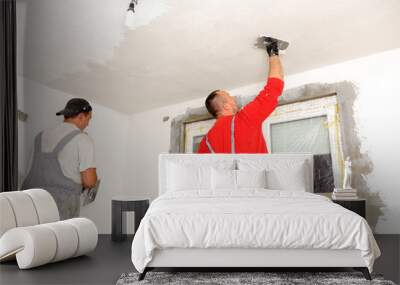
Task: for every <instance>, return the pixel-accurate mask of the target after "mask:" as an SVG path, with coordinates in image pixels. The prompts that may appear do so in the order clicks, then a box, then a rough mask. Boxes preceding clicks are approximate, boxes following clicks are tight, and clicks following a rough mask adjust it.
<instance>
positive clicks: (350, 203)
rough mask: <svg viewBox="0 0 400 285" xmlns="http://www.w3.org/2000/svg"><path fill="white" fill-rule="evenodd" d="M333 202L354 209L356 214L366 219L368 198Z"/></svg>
mask: <svg viewBox="0 0 400 285" xmlns="http://www.w3.org/2000/svg"><path fill="white" fill-rule="evenodd" d="M332 202H334V203H336V204H339V205H340V206H342V207H344V208H346V209H348V210H350V211H353V212H354V213H356V214H359V215H360V216H361V217H363V218H364V219H365V208H366V206H365V205H366V200H365V199H354V200H334V199H332Z"/></svg>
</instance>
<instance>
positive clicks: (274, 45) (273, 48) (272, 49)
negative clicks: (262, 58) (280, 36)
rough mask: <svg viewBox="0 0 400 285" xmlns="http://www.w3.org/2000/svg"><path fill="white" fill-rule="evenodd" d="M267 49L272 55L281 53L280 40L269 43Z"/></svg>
mask: <svg viewBox="0 0 400 285" xmlns="http://www.w3.org/2000/svg"><path fill="white" fill-rule="evenodd" d="M266 49H267V53H268V55H269V56H270V57H271V56H273V55H279V48H278V41H273V42H270V43H268V44H267V45H266Z"/></svg>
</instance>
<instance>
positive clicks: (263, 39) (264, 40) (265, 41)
mask: <svg viewBox="0 0 400 285" xmlns="http://www.w3.org/2000/svg"><path fill="white" fill-rule="evenodd" d="M273 42H277V43H278V49H279V50H280V51H283V50H285V49H287V48H288V46H289V42H286V41H283V40H280V39H276V38H272V37H267V36H265V35H260V36H259V37H258V38H257V41H256V43H255V44H254V46H255V47H257V48H262V49H266V48H267V46H268V45H270V44H271V43H273Z"/></svg>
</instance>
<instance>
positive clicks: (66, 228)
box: [43, 221, 78, 262]
mask: <svg viewBox="0 0 400 285" xmlns="http://www.w3.org/2000/svg"><path fill="white" fill-rule="evenodd" d="M43 226H44V227H48V228H49V229H51V230H52V231H53V232H54V234H55V236H56V239H57V251H56V254H55V255H54V257H53V260H51V262H57V261H60V260H64V259H67V258H70V257H73V256H74V254H75V252H76V251H77V249H78V233H77V231H76V230H75V228H74V226H72V225H71V224H69V223H65V222H64V221H60V222H54V223H48V224H44V225H43Z"/></svg>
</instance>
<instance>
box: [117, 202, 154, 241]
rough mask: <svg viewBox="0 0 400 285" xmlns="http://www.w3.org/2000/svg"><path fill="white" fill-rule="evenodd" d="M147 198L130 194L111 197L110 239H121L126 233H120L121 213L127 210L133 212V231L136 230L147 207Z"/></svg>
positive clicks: (123, 238) (124, 237)
mask: <svg viewBox="0 0 400 285" xmlns="http://www.w3.org/2000/svg"><path fill="white" fill-rule="evenodd" d="M149 204H150V200H149V199H148V198H138V197H130V196H117V197H113V198H112V204H111V205H112V206H111V207H112V218H111V219H112V230H111V239H112V240H113V241H123V240H125V239H126V234H123V233H122V213H123V212H128V211H134V212H135V231H137V229H138V227H139V224H140V221H141V220H142V219H143V217H144V215H145V214H146V211H147V209H148V208H149Z"/></svg>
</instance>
